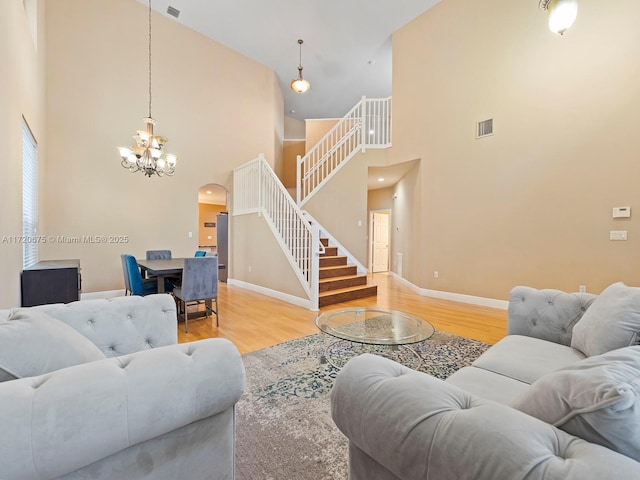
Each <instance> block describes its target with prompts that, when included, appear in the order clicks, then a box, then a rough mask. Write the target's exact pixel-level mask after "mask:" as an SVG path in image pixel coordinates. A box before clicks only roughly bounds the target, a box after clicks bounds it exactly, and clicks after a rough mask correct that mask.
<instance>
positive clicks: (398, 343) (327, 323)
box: [316, 307, 435, 368]
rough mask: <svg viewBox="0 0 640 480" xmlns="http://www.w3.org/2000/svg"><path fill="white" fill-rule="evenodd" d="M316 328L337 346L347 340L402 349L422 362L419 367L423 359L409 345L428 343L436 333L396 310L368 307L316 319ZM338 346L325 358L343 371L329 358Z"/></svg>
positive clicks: (351, 309) (424, 323)
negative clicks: (337, 343)
mask: <svg viewBox="0 0 640 480" xmlns="http://www.w3.org/2000/svg"><path fill="white" fill-rule="evenodd" d="M316 325H317V326H318V328H319V329H320V330H321V331H322V332H324V333H327V334H329V335H331V336H333V337H336V338H338V339H339V340H337V341H336V342H339V341H343V340H346V341H349V342H356V343H362V344H369V345H389V346H392V347H395V348H400V347H402V348H404V349H407V350H409V351H410V352H411V353H413V354H414V355H415V356H416V357H417V358H418V359H419V362H420V363H419V365H421V364H422V357H421V356H420V355H419V354H418V353H417V352H416V351H415V350H414V349H413V348H411V347H410V346H409V344H411V343H417V342H422V341H424V340H427V339H428V338H430V337H431V336H432V335H433V334H434V332H435V329H434V328H433V325H431V324H430V323H429V322H427V321H426V320H424V319H422V318H420V317H416V316H414V315H410V314H408V313H404V312H399V311H397V310H385V309H381V308H365V307H349V308H340V309H334V310H328V311H326V312H324V313H321V314H320V315H318V316H317V317H316ZM336 342H334V343H332V344H331V345H329V346H328V347H327V349H326V351H325V358H326V360H327V361H328V362H329V363H330V364H331V365H333V366H334V367H336V368H340V367H339V366H338V365H336V364H334V363H333V362H332V361H331V359H330V356H329V354H328V351H329V349H330V348H331V346H333V345H334V344H335V343H336Z"/></svg>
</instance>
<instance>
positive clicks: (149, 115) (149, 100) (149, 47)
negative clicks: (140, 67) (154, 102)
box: [149, 0, 152, 118]
mask: <svg viewBox="0 0 640 480" xmlns="http://www.w3.org/2000/svg"><path fill="white" fill-rule="evenodd" d="M149 118H152V117H151V0H149Z"/></svg>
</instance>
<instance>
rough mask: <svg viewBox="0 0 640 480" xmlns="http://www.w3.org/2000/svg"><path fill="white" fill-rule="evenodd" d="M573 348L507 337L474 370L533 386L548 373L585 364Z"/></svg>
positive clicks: (483, 357) (518, 337)
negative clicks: (485, 371) (580, 363)
mask: <svg viewBox="0 0 640 480" xmlns="http://www.w3.org/2000/svg"><path fill="white" fill-rule="evenodd" d="M583 358H584V355H583V354H582V353H581V352H579V351H578V350H575V349H573V348H571V347H567V346H565V345H559V344H557V343H553V342H547V341H546V340H540V339H539V338H533V337H525V336H522V335H507V336H506V337H504V338H503V339H502V340H500V341H499V342H498V343H496V344H495V345H494V346H493V347H491V348H490V349H489V350H487V351H486V352H484V353H483V354H482V355H480V357H478V358H477V359H476V360H475V361H474V362H473V366H474V367H478V368H483V369H485V370H489V371H491V372H495V373H499V374H500V375H505V376H507V377H510V378H513V379H514V380H518V381H520V382H525V383H533V382H534V381H536V380H537V379H539V378H540V377H542V376H544V375H546V374H547V373H549V372H553V371H554V370H557V369H559V368H561V367H564V366H567V365H571V364H572V363H575V362H577V361H579V360H582V359H583Z"/></svg>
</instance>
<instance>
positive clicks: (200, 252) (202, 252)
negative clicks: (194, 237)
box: [194, 250, 207, 257]
mask: <svg viewBox="0 0 640 480" xmlns="http://www.w3.org/2000/svg"><path fill="white" fill-rule="evenodd" d="M206 254H207V252H205V251H204V250H196V254H195V255H194V257H204V256H205V255H206Z"/></svg>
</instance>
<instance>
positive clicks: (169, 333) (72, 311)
mask: <svg viewBox="0 0 640 480" xmlns="http://www.w3.org/2000/svg"><path fill="white" fill-rule="evenodd" d="M29 308H34V309H37V310H40V311H42V312H44V313H46V314H47V315H50V316H51V317H53V318H56V319H58V320H60V321H62V322H64V323H66V324H67V325H69V326H70V327H72V328H74V329H75V330H77V331H78V332H80V333H81V334H82V335H84V336H85V337H87V338H88V339H89V340H91V341H92V342H93V343H95V344H96V345H97V346H98V348H100V350H101V351H102V353H104V354H105V356H106V357H116V356H119V355H126V354H129V353H134V352H138V351H140V350H147V349H149V348H155V347H163V346H165V345H175V344H176V343H178V328H177V323H178V317H177V316H176V302H175V300H174V299H173V297H172V296H171V295H168V294H159V295H147V296H145V297H138V296H127V297H114V298H108V299H94V300H80V301H77V302H72V303H67V304H62V303H57V304H52V305H41V306H38V307H29Z"/></svg>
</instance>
